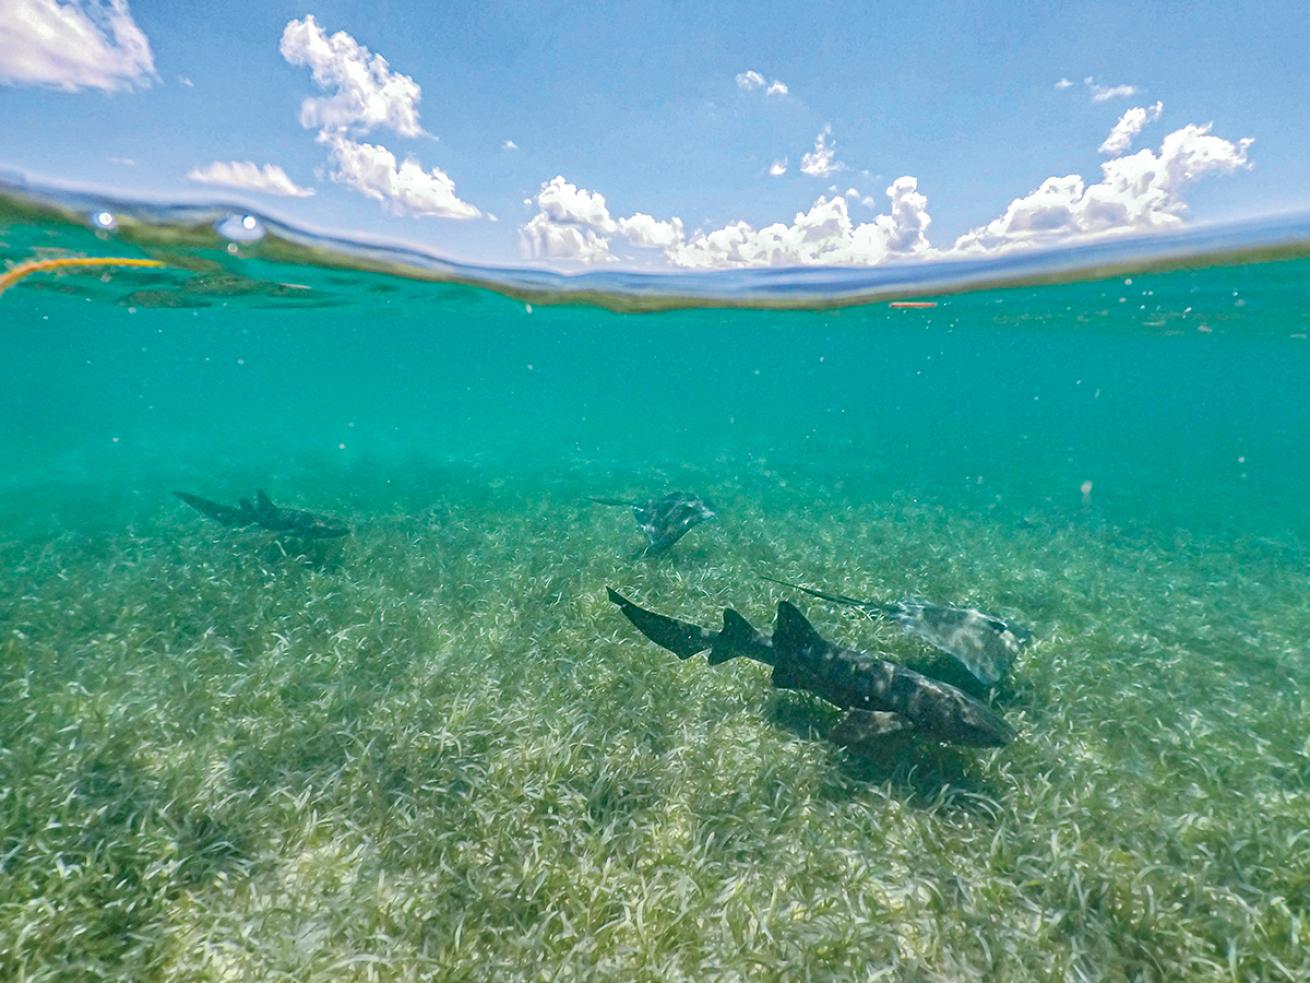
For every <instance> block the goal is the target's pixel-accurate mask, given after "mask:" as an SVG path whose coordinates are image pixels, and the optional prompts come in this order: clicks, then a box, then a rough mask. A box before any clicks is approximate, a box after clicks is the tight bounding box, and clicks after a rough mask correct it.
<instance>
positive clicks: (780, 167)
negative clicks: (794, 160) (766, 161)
mask: <svg viewBox="0 0 1310 983" xmlns="http://www.w3.org/2000/svg"><path fill="white" fill-rule="evenodd" d="M786 173H787V158H786V157H784V158H783V159H782V160H775V161H774V162H773V163H772V164H770V165H769V176H770V177H782V176H783V175H784V174H786Z"/></svg>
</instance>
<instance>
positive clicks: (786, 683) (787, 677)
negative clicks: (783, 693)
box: [769, 662, 805, 689]
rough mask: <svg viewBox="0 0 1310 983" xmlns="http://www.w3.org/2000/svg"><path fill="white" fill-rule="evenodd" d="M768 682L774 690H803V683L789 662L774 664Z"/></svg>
mask: <svg viewBox="0 0 1310 983" xmlns="http://www.w3.org/2000/svg"><path fill="white" fill-rule="evenodd" d="M769 682H771V683H773V688H774V689H804V688H805V682H804V680H803V679H802V678H801V675H800V673H798V672H797V671H796V668H795V666H793V665H792V664H791V663H790V662H775V663H774V664H773V672H772V673H771V674H770V675H769Z"/></svg>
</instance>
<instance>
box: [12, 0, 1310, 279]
mask: <svg viewBox="0 0 1310 983" xmlns="http://www.w3.org/2000/svg"><path fill="white" fill-rule="evenodd" d="M289 25H290V26H289ZM339 32H340V33H339ZM1307 50H1310V15H1307V14H1306V13H1305V12H1304V7H1303V6H1302V5H1301V4H1295V3H1278V2H1261V3H1250V4H1243V3H1240V2H1233V0H1230V2H1227V3H1195V4H1183V3H1178V4H1174V3H1142V2H1141V0H1137V2H1133V3H1102V4H1080V5H1076V6H1071V5H1055V4H1046V3H1042V4H1036V3H1033V4H1029V3H1022V2H1015V3H1004V4H1000V3H997V4H982V3H964V2H956V3H932V2H922V3H915V4H895V5H893V4H873V3H826V4H825V3H806V4H803V5H802V4H784V3H768V2H753V3H741V4H736V3H725V2H716V3H712V4H706V3H664V4H624V3H606V4H582V3H561V4H548V3H539V4H531V5H529V4H502V3H481V4H453V3H449V4H437V3H419V2H407V3H401V2H371V3H367V4H365V3H345V2H342V3H313V4H305V3H303V2H299V3H281V2H276V0H274V2H269V0H262V2H251V3H245V2H239V0H236V2H229V3H207V4H197V3H190V2H186V0H167V2H164V0H135V2H132V3H131V4H130V6H129V5H128V4H126V3H125V2H123V0H103V2H69V0H0V113H3V118H4V120H5V122H6V127H5V138H4V140H3V142H2V143H0V167H4V168H7V169H9V170H11V171H18V172H22V173H24V174H27V175H29V176H32V177H36V178H44V179H50V180H55V181H61V182H68V183H74V184H77V185H80V186H90V187H98V188H105V189H111V190H114V191H119V192H124V191H125V192H129V193H132V194H139V195H148V196H158V197H164V198H170V199H172V198H182V197H185V198H188V199H197V198H209V199H224V200H241V201H246V202H249V203H250V204H251V205H252V206H254V207H256V208H259V209H261V210H264V211H269V212H272V213H274V214H277V215H279V216H283V217H286V218H289V219H291V220H293V221H295V222H297V223H299V224H305V225H310V226H313V227H317V228H323V229H331V230H335V231H344V232H364V233H369V234H372V235H380V236H383V237H386V238H389V239H398V240H403V241H407V242H413V243H419V244H422V245H423V246H425V247H427V248H429V249H431V250H433V251H435V252H438V253H440V254H443V255H447V256H450V257H452V258H456V259H461V260H466V261H476V262H491V263H501V264H515V265H519V264H525V263H544V264H547V265H552V266H558V267H561V268H566V269H576V268H580V267H583V266H586V265H629V266H634V267H640V268H653V269H659V268H674V267H724V266H742V265H757V264H758V265H766V264H774V265H791V264H796V263H876V262H884V261H889V260H898V261H905V260H910V259H915V258H932V257H933V256H938V255H943V254H951V253H960V252H965V253H970V252H986V251H992V250H998V249H1010V248H1024V247H1030V246H1033V245H1038V246H1040V245H1049V244H1054V243H1059V242H1065V241H1070V240H1073V239H1079V238H1088V237H1095V236H1103V235H1117V234H1124V233H1129V232H1143V231H1151V230H1154V229H1166V228H1176V227H1178V226H1179V225H1180V224H1183V223H1188V222H1208V221H1220V220H1231V219H1238V218H1243V217H1248V216H1256V215H1269V214H1275V213H1286V212H1293V211H1306V210H1310V126H1308V125H1307V122H1306V121H1307V118H1308V117H1307V113H1306V110H1305V105H1304V104H1305V98H1306V95H1307V94H1308V93H1310V67H1307V65H1308V64H1310V59H1307V57H1306V54H1305V53H1306V51H1307ZM377 56H381V58H383V59H385V61H386V67H385V69H383V68H382V67H381V65H380V63H379V62H377V61H376V58H377ZM361 73H362V74H361ZM750 73H755V74H750ZM316 76H318V79H317V81H316ZM1089 79H1090V81H1088V80H1089ZM1061 80H1065V81H1067V82H1068V83H1069V84H1067V85H1060V84H1058V83H1060V82H1061ZM776 83H781V85H778V84H776ZM783 88H785V90H786V91H785V92H783V91H782V89H783ZM1098 97H1099V98H1098ZM307 100H308V101H310V102H308V104H307ZM1134 113H1135V115H1134ZM1121 121H1122V122H1121ZM1116 124H1118V125H1119V128H1120V133H1121V136H1120V138H1119V140H1118V142H1117V143H1116V142H1115V141H1113V140H1110V139H1108V138H1109V137H1110V134H1111V131H1112V130H1113V129H1114V128H1115V127H1116ZM1208 124H1213V127H1212V129H1210V130H1209V131H1206V130H1205V129H1204V127H1205V126H1206V125H1208ZM820 140H822V143H821V144H819V145H818V146H816V142H818V141H820ZM505 141H512V142H513V145H514V147H513V149H507V148H506V146H505ZM825 147H826V148H827V149H826V150H825ZM1098 148H1099V149H1098ZM807 155H809V156H808V158H807ZM407 159H412V161H413V163H412V164H406V160H407ZM270 165H271V166H272V167H275V168H278V169H280V170H279V171H276V172H274V171H272V170H271V169H270ZM775 165H777V166H776V167H775ZM783 166H785V168H786V170H785V172H784V173H781V174H777V175H775V174H771V173H770V169H771V168H773V169H774V170H778V169H781V168H782V167H783ZM1103 166H1104V167H1105V168H1106V170H1105V171H1103V170H1102V167H1103ZM189 174H190V175H191V177H190V178H189V177H188V175H189ZM1075 176H1077V177H1080V178H1081V181H1079V180H1077V179H1076V178H1075ZM1052 179H1054V180H1052ZM205 181H210V182H212V181H221V182H228V183H229V185H230V183H232V182H236V183H237V184H239V185H242V187H240V188H238V189H234V188H232V187H230V186H226V185H225V186H215V185H214V184H211V183H203V182H205ZM452 185H453V189H452ZM260 188H263V189H264V190H260ZM275 191H280V192H282V193H273V192H275ZM311 191H312V192H313V193H312V195H306V194H305V193H306V192H311ZM287 192H294V193H295V194H299V195H302V196H301V197H296V196H294V195H289V194H287ZM493 216H494V220H493Z"/></svg>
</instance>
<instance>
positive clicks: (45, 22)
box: [0, 0, 155, 92]
mask: <svg viewBox="0 0 1310 983" xmlns="http://www.w3.org/2000/svg"><path fill="white" fill-rule="evenodd" d="M3 6H4V10H3V12H2V14H3V16H0V83H5V84H10V85H49V86H54V87H56V88H59V89H64V90H66V91H69V92H72V91H75V90H77V89H103V90H104V91H106V92H114V91H118V90H121V89H130V88H132V87H133V86H135V85H146V84H149V82H150V80H151V79H152V78H154V77H155V59H154V56H153V55H152V54H151V52H150V42H149V41H148V40H147V39H146V36H145V34H144V33H142V31H141V29H140V28H139V27H137V26H136V22H135V21H134V20H132V12H131V11H130V10H129V9H128V6H127V0H106V2H103V3H86V2H79V0H71V2H66V3H59V2H57V0H6V2H5V3H4V5H3Z"/></svg>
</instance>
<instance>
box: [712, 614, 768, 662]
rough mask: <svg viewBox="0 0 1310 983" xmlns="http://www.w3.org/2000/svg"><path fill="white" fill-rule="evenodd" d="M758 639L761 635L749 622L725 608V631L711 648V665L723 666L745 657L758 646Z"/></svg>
mask: <svg viewBox="0 0 1310 983" xmlns="http://www.w3.org/2000/svg"><path fill="white" fill-rule="evenodd" d="M758 637H759V633H758V632H757V631H756V630H755V629H754V627H752V625H751V623H750V622H749V621H747V620H746V619H745V618H743V617H742V616H741V615H740V614H738V613H737V612H736V611H734V610H733V609H732V608H724V609H723V630H722V631H721V632H719V633H718V637H716V638H715V639H714V644H713V645H712V646H711V647H710V655H709V663H710V665H712V666H718V665H722V664H723V663H725V662H727V661H728V660H729V659H733V658H736V657H737V656H739V655H745V654H746V653H747V652H749V651H751V649H752V648H754V647H755V646H756V645H757V644H758Z"/></svg>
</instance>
